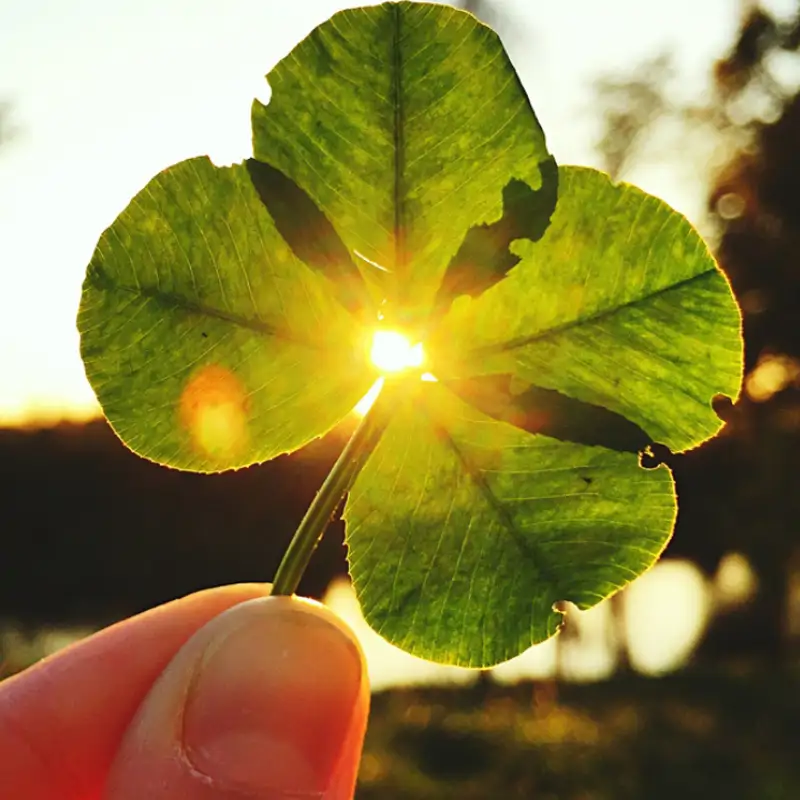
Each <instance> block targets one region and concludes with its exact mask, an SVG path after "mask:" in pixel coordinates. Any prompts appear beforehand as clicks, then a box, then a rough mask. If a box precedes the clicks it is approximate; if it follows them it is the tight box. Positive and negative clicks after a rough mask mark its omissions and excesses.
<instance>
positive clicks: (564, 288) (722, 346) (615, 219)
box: [430, 167, 742, 451]
mask: <svg viewBox="0 0 800 800" xmlns="http://www.w3.org/2000/svg"><path fill="white" fill-rule="evenodd" d="M514 251H515V252H516V253H517V255H519V256H520V258H521V262H520V263H519V265H518V266H516V267H515V268H514V270H513V271H512V272H511V273H510V274H509V276H508V277H507V278H506V279H505V280H504V281H502V282H501V283H499V284H497V285H495V286H493V287H492V288H491V289H489V290H488V291H487V292H486V293H485V294H483V295H482V296H481V297H480V298H478V299H477V300H474V301H473V300H471V299H470V298H462V299H461V300H460V301H457V302H456V303H455V304H454V306H453V308H452V309H451V312H450V314H449V315H448V316H447V318H446V319H445V320H444V322H443V324H442V326H441V327H440V329H439V330H438V331H437V332H436V335H435V337H434V342H432V343H431V346H430V349H431V352H434V353H438V354H439V357H438V360H437V362H436V364H435V365H434V366H433V367H432V369H433V371H434V372H435V373H436V374H437V375H439V377H453V378H456V377H458V378H464V377H470V376H475V375H487V374H510V375H513V376H514V377H515V379H516V380H517V381H518V382H519V383H520V384H522V385H526V384H530V385H532V386H536V387H541V388H544V389H552V390H556V391H558V392H561V393H563V394H565V395H567V396H569V397H572V398H574V399H576V400H580V401H583V402H585V403H590V404H592V405H595V406H602V407H604V408H607V409H609V410H611V411H614V412H616V413H617V414H620V415H622V416H624V417H625V418H627V419H628V420H630V421H631V422H632V423H635V424H636V425H637V426H639V427H640V428H642V429H643V430H644V431H646V433H647V435H648V436H649V437H650V438H651V439H652V440H653V441H655V442H661V443H663V444H665V445H667V446H668V447H670V448H671V449H673V450H676V451H679V450H685V449H687V448H690V447H694V446H695V445H697V444H699V443H700V442H702V441H704V440H705V439H708V438H709V437H710V436H713V435H714V434H715V433H716V432H717V431H718V430H719V429H720V427H721V426H722V422H721V420H720V419H719V418H718V417H717V416H716V414H715V413H714V411H713V409H712V407H711V400H712V398H713V396H714V395H716V394H726V395H729V396H731V397H732V398H735V397H736V396H738V392H739V387H740V385H741V377H742V338H741V316H740V312H739V308H738V306H737V304H736V301H735V300H734V298H733V295H732V293H731V289H730V286H729V285H728V282H727V280H726V279H725V277H724V276H723V275H722V273H721V272H720V271H719V270H718V269H717V267H716V264H715V262H714V259H713V258H712V256H711V255H710V253H709V252H708V249H707V247H706V245H705V244H704V242H703V240H702V239H701V238H700V236H699V235H698V234H697V232H696V231H695V230H694V229H693V228H692V226H691V225H690V224H689V223H688V222H687V221H686V219H685V218H684V217H682V216H681V215H680V214H678V213H677V212H675V211H674V210H673V209H671V208H670V207H669V206H668V205H667V204H666V203H664V202H662V201H661V200H658V199H656V198H655V197H652V196H650V195H647V194H645V193H644V192H642V191H641V190H639V189H637V188H635V187H633V186H629V185H626V184H614V183H613V182H612V181H611V180H610V179H609V178H608V177H607V176H606V175H604V174H602V173H600V172H596V171H594V170H590V169H582V168H578V167H562V168H561V169H560V178H559V199H558V205H557V207H556V211H555V213H554V214H553V217H552V221H551V224H550V227H549V228H548V229H547V231H546V232H545V234H544V236H543V237H542V238H541V240H540V241H538V242H536V243H529V242H526V241H518V242H517V243H516V244H515V245H514Z"/></svg>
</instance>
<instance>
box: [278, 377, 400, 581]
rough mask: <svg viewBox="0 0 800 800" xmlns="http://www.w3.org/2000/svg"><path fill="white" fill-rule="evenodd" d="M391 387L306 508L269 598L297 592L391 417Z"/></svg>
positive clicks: (354, 434) (366, 417)
mask: <svg viewBox="0 0 800 800" xmlns="http://www.w3.org/2000/svg"><path fill="white" fill-rule="evenodd" d="M388 382H389V381H388V379H387V383H388ZM392 382H394V381H392ZM391 388H393V387H389V386H384V387H383V389H382V390H381V393H380V394H379V395H378V397H377V399H376V400H375V402H374V403H373V404H372V407H371V408H370V409H369V411H367V413H366V414H365V415H364V418H363V419H362V420H361V422H360V423H359V425H358V427H357V428H356V430H355V432H354V433H353V435H352V436H351V437H350V440H349V441H348V442H347V444H346V445H345V448H344V450H342V452H341V454H340V455H339V458H337V459H336V463H335V464H334V465H333V468H332V469H331V471H330V472H329V473H328V477H327V478H325V482H324V483H323V484H322V488H321V489H320V490H319V491H318V492H317V495H316V497H315V498H314V499H313V500H312V502H311V505H310V506H309V507H308V510H307V511H306V514H305V516H304V517H303V519H302V521H301V522H300V525H299V526H298V527H297V530H296V531H295V534H294V536H293V537H292V541H291V542H290V543H289V547H288V548H287V550H286V552H285V553H284V554H283V558H282V559H281V563H280V565H279V566H278V571H277V572H276V573H275V580H274V581H273V584H272V594H273V595H292V594H294V593H295V591H296V590H297V585H298V584H299V583H300V578H302V577H303V572H305V569H306V567H307V566H308V562H309V560H310V559H311V556H312V554H313V553H314V550H315V549H316V547H317V544H318V543H319V540H320V539H321V538H322V534H323V533H325V529H326V528H327V527H328V523H329V522H330V521H331V519H332V517H333V515H334V513H335V512H336V509H337V508H338V506H339V503H341V502H342V499H343V498H344V496H345V495H346V494H347V492H348V491H349V490H350V488H351V487H352V485H353V483H354V482H355V479H356V477H358V473H359V472H361V468H362V467H363V466H364V464H365V463H366V461H367V459H368V458H369V457H370V455H371V454H372V451H373V450H374V449H375V447H376V446H377V444H378V442H379V441H380V438H381V435H382V434H383V431H384V430H385V429H386V425H387V424H388V422H389V419H390V417H391V409H390V405H391V402H390V400H389V398H388V395H391V394H394V392H392V391H390V389H391Z"/></svg>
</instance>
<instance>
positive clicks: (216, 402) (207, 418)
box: [180, 364, 248, 460]
mask: <svg viewBox="0 0 800 800" xmlns="http://www.w3.org/2000/svg"><path fill="white" fill-rule="evenodd" d="M247 412H248V403H247V394H246V393H245V390H244V387H243V386H242V383H241V381H240V380H239V379H238V378H237V377H236V376H235V375H234V374H233V373H232V372H231V371H230V370H228V369H226V368H225V367H221V366H219V365H218V364H210V365H208V366H206V367H203V368H202V369H201V370H200V371H199V372H196V373H195V374H194V375H193V376H192V377H191V378H190V379H189V382H188V383H187V384H186V387H185V388H184V390H183V394H182V395H181V401H180V417H181V424H182V425H183V427H184V428H185V429H186V430H187V431H188V433H189V435H190V436H191V439H192V444H193V445H194V447H195V448H196V449H197V450H199V451H200V452H202V453H203V454H205V455H206V456H208V457H209V458H211V459H214V460H218V459H227V458H231V457H233V456H235V455H236V454H237V453H239V452H241V451H242V450H243V449H244V447H245V446H246V444H247V439H248V433H247V417H248V413H247Z"/></svg>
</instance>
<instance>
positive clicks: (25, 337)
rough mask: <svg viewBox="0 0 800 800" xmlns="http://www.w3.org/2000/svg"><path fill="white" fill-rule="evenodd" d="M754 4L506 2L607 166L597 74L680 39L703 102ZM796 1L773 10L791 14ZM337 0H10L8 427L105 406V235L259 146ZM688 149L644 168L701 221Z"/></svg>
mask: <svg viewBox="0 0 800 800" xmlns="http://www.w3.org/2000/svg"><path fill="white" fill-rule="evenodd" d="M743 2H746V0H671V2H669V3H655V2H642V0H604V2H597V0H557V1H556V0H535V1H534V0H507V1H506V2H500V0H498V3H499V4H500V5H502V6H503V7H504V8H505V10H506V11H507V15H508V17H507V18H508V19H509V20H510V21H511V24H510V25H509V26H508V28H507V30H506V29H501V33H502V34H503V35H504V38H505V39H506V46H507V48H508V50H509V52H510V54H511V57H512V59H513V60H514V62H515V64H516V66H517V68H518V70H519V72H520V75H521V77H522V80H523V83H524V84H525V86H526V89H527V91H528V94H529V96H530V98H531V102H532V104H533V106H534V108H535V110H536V112H537V114H538V116H539V119H540V121H541V123H542V125H543V127H544V129H545V132H546V134H547V138H548V144H549V146H550V149H551V151H552V152H553V153H554V155H555V156H556V159H557V160H558V161H559V162H561V163H565V164H566V163H573V164H587V165H594V166H596V165H597V157H596V155H595V153H594V150H593V143H594V141H595V140H596V138H597V136H598V132H599V120H598V116H597V114H596V112H595V109H594V107H593V104H592V93H591V83H592V81H593V80H594V79H595V78H596V77H598V76H601V75H604V74H606V73H609V72H614V71H620V70H622V71H625V70H629V69H631V68H633V67H635V66H636V65H637V64H638V63H640V62H641V61H642V60H644V59H647V58H651V57H653V56H655V55H658V54H659V53H661V52H663V51H665V50H668V51H670V52H672V53H673V54H674V57H675V64H676V67H677V77H676V86H678V87H679V89H680V91H681V92H683V93H685V96H688V97H699V96H702V94H703V93H704V92H706V91H708V86H709V83H710V80H709V74H710V66H711V64H712V62H713V60H714V59H715V58H718V57H719V56H720V55H722V54H723V53H724V52H725V50H726V49H727V47H728V46H729V45H730V43H731V42H732V40H733V36H734V32H735V30H736V27H737V22H738V15H739V13H740V11H741V7H742V4H743ZM792 2H793V0H776V1H775V2H773V3H770V4H769V5H770V6H773V7H777V8H778V9H781V8H783V7H787V8H789V7H791V5H792ZM346 5H347V4H343V3H341V2H333V0H292V1H291V2H288V1H287V0H135V1H134V0H71V2H69V3H65V2H63V0H25V2H18V1H17V0H0V101H3V100H7V101H9V102H10V103H11V104H12V105H13V112H14V113H13V121H14V123H15V125H16V127H17V128H18V129H19V131H18V135H17V136H16V137H15V138H14V139H13V140H12V141H11V142H10V143H8V144H6V145H5V146H3V147H2V148H0V424H2V423H4V422H6V423H7V422H14V421H20V420H24V419H26V418H27V419H31V418H43V417H50V418H53V417H59V416H64V415H72V416H74V415H81V414H83V415H85V414H88V413H94V412H95V410H96V407H95V405H94V399H93V394H92V391H91V389H90V388H89V386H88V384H87V382H86V379H85V377H84V374H83V368H82V365H81V361H80V357H79V355H78V336H77V333H76V330H75V315H76V311H77V306H78V300H79V297H80V287H81V282H82V280H83V273H84V270H85V267H86V264H87V263H88V261H89V259H90V257H91V254H92V251H93V249H94V246H95V244H96V242H97V239H98V238H99V236H100V234H101V233H102V231H103V229H104V228H105V227H107V226H108V225H109V224H110V223H111V222H112V221H113V220H114V218H115V217H116V215H117V214H118V213H119V212H120V211H121V210H122V209H123V208H124V207H125V205H126V204H127V202H128V201H129V200H130V198H131V197H132V196H133V195H134V194H135V193H136V192H137V191H138V190H139V189H141V188H142V187H143V186H144V184H145V183H146V182H147V181H148V180H149V179H150V178H151V177H152V176H153V175H154V174H155V173H156V172H158V171H159V170H161V169H163V168H164V167H166V166H168V165H170V164H172V163H175V162H176V161H179V160H182V159H184V158H188V157H191V156H195V155H200V154H205V153H208V154H210V155H211V156H212V158H214V159H215V160H216V161H218V162H228V163H229V162H232V161H236V160H240V159H241V158H244V157H246V156H247V155H248V154H249V147H250V145H249V134H250V130H249V109H250V102H251V100H252V98H253V96H254V95H255V94H256V93H258V94H259V95H260V96H261V97H262V99H264V98H266V97H267V96H268V92H267V90H266V85H265V82H264V80H263V75H264V74H265V73H266V72H267V71H268V70H269V69H270V68H271V67H272V66H273V65H274V64H275V62H276V61H277V60H279V59H280V58H281V57H282V56H283V55H285V54H286V53H287V52H288V51H289V50H290V49H291V48H292V46H293V45H294V44H295V43H296V42H297V41H299V40H300V39H301V38H302V37H303V36H304V35H305V34H306V33H308V32H309V31H310V30H311V29H312V28H313V27H314V26H315V25H317V24H319V23H320V22H322V21H323V20H325V19H326V18H327V17H328V16H330V15H331V14H332V13H334V12H335V11H337V10H339V9H340V8H343V7H346ZM680 162H681V154H680V153H673V154H672V155H671V156H669V157H664V156H663V155H659V157H658V159H656V160H651V161H650V162H646V163H645V164H644V165H643V166H642V167H641V168H640V169H638V170H637V171H636V173H635V174H632V175H631V176H630V177H631V178H632V179H634V180H635V182H637V183H639V185H641V186H642V188H644V189H646V190H648V191H652V192H654V193H656V194H659V195H660V196H662V197H664V199H666V200H667V201H668V202H670V203H672V204H673V205H674V206H676V207H677V208H678V209H679V210H682V211H684V213H686V214H687V215H688V216H690V217H691V218H696V217H697V216H698V214H699V213H700V209H701V208H702V203H703V198H704V192H703V189H704V187H703V186H702V185H699V184H698V183H697V182H696V181H692V180H687V177H686V175H685V173H684V172H682V171H681V168H680Z"/></svg>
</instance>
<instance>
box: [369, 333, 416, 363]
mask: <svg viewBox="0 0 800 800" xmlns="http://www.w3.org/2000/svg"><path fill="white" fill-rule="evenodd" d="M369 357H370V359H371V360H372V363H373V364H374V365H375V366H376V367H377V368H378V369H379V370H381V372H401V371H402V370H404V369H413V368H418V367H421V366H422V364H423V363H424V361H425V352H424V351H423V349H422V342H418V343H417V344H414V345H412V344H411V342H410V341H409V340H408V337H407V336H404V335H403V334H402V333H400V332H399V331H375V335H374V336H373V337H372V349H371V350H370V353H369Z"/></svg>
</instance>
